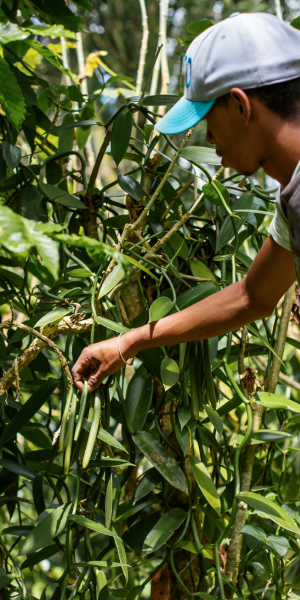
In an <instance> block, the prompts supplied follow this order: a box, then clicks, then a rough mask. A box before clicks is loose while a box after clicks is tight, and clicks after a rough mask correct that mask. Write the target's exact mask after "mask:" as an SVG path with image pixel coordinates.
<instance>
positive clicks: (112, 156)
mask: <svg viewBox="0 0 300 600" xmlns="http://www.w3.org/2000/svg"><path fill="white" fill-rule="evenodd" d="M115 4H117V3H108V4H107V6H106V4H105V3H101V5H99V3H97V5H96V4H90V3H89V2H87V1H86V0H80V1H78V2H75V3H73V4H72V10H71V5H70V7H69V6H67V4H66V3H64V2H63V1H62V0H55V1H54V2H51V3H45V2H44V1H43V0H38V1H35V2H34V3H33V4H32V3H31V4H30V5H29V4H28V2H27V3H23V0H21V1H20V2H19V3H18V9H16V6H15V3H6V2H3V3H2V4H1V10H0V45H1V46H2V53H1V57H0V74H1V75H2V77H1V81H2V83H1V89H0V105H1V115H0V122H1V149H0V194H1V200H0V228H1V249H0V286H1V321H5V324H4V328H1V331H0V358H1V368H2V370H3V372H1V375H2V379H1V386H2V387H0V393H2V395H1V396H0V402H1V431H0V448H1V458H0V467H1V471H0V501H1V519H2V523H3V528H2V532H1V538H0V544H1V548H2V550H1V552H2V556H3V557H4V560H3V562H2V563H1V573H0V587H1V597H2V595H3V598H4V599H5V600H6V598H12V597H16V598H17V597H22V598H26V597H27V598H29V597H30V598H32V600H34V599H35V598H37V597H40V598H42V600H48V599H49V600H50V598H53V600H57V599H58V598H61V600H65V599H66V598H71V599H72V598H76V600H77V598H81V597H84V598H86V599H88V600H90V599H91V600H92V599H94V598H99V599H100V600H104V598H105V599H109V600H113V599H116V600H117V598H120V597H123V598H127V599H128V600H135V599H136V598H139V597H140V596H141V597H142V598H148V597H150V589H149V586H148V583H149V582H150V581H151V580H152V579H153V577H154V575H155V574H156V573H157V572H158V571H159V570H160V567H162V566H163V565H164V564H165V563H166V562H167V563H168V569H169V573H170V578H171V590H172V597H174V598H175V597H176V599H177V598H178V599H179V597H181V596H180V594H181V591H182V590H184V589H185V588H184V586H188V588H187V591H188V593H189V594H190V595H192V594H195V595H198V596H199V597H201V598H203V599H204V600H210V599H211V598H221V599H222V598H223V596H222V586H223V585H224V584H225V585H226V586H228V589H230V590H231V591H230V592H229V593H234V594H235V596H236V597H245V598H246V597H247V598H252V597H253V598H257V597H259V596H261V595H263V594H264V593H265V597H266V600H271V598H274V599H276V600H277V598H279V597H283V598H285V597H290V598H292V597H293V596H292V595H291V593H290V592H289V593H288V595H287V592H288V590H290V589H292V590H293V592H295V597H296V594H297V593H298V591H299V589H300V580H299V575H298V571H299V558H300V552H299V545H298V541H297V538H298V532H299V528H298V525H299V523H300V516H299V500H298V498H299V487H300V477H299V455H298V453H297V452H294V450H299V449H298V447H297V445H298V429H299V416H297V413H298V412H299V411H300V409H299V406H300V405H299V392H298V391H297V390H296V389H294V388H290V387H287V386H284V385H282V384H280V387H279V389H277V390H276V391H277V393H276V394H269V393H268V392H267V391H266V392H262V391H258V392H257V394H256V395H255V396H254V397H253V398H252V399H250V402H251V407H252V408H253V407H254V406H255V404H254V402H257V405H258V406H259V403H260V404H261V405H262V406H263V407H265V408H266V409H268V410H266V411H265V412H264V414H263V421H262V424H261V425H260V426H259V428H258V431H255V432H252V433H251V431H250V429H251V427H250V420H249V414H250V413H249V410H250V411H251V408H250V404H247V399H246V398H245V397H244V396H243V391H242V388H240V387H239V380H238V364H239V366H240V364H241V363H242V362H243V360H242V354H243V344H242V342H241V335H240V333H241V332H240V331H238V332H235V337H233V338H232V336H231V335H230V334H228V335H227V334H226V335H222V336H220V337H219V338H213V339H212V340H210V341H207V340H204V341H201V342H199V341H197V342H191V343H187V344H180V346H179V348H178V347H176V346H175V347H171V346H168V347H166V348H165V349H164V350H163V349H158V348H157V349H150V350H143V351H141V352H140V353H139V354H138V356H137V357H136V358H135V360H134V363H133V366H132V367H128V368H127V367H124V368H123V369H122V370H121V371H120V372H119V373H117V374H114V375H112V376H110V377H108V378H107V379H106V380H105V381H104V382H103V383H102V384H101V386H100V388H99V389H98V390H96V392H95V393H92V394H87V389H86V386H85V390H84V393H83V395H81V393H78V392H76V393H75V390H74V388H73V387H71V386H70V381H67V379H66V376H65V372H66V366H65V362H66V363H68V364H69V366H72V365H73V364H74V363H75V361H76V360H77V358H78V356H79V355H80V353H81V352H82V350H83V349H84V348H85V347H86V346H88V345H89V344H90V343H97V342H99V341H105V340H109V339H110V338H112V337H114V335H115V332H121V333H122V332H126V331H128V329H133V328H135V327H139V326H140V325H143V324H144V323H146V322H147V321H148V322H150V323H152V324H153V325H151V327H154V328H155V322H156V321H157V320H159V319H162V318H163V317H164V316H166V315H168V314H172V313H174V312H175V311H176V312H178V311H182V310H184V309H185V308H187V307H189V306H192V305H194V304H195V303H197V302H199V301H200V300H203V299H205V298H209V296H212V295H213V294H215V293H217V292H218V291H219V290H220V289H221V288H222V287H225V286H227V285H229V284H231V283H233V282H234V281H235V280H236V273H238V277H239V278H242V277H244V276H245V275H246V274H247V272H248V270H249V268H250V266H251V264H252V262H253V259H254V258H255V256H256V254H257V252H258V251H259V249H260V248H261V246H262V243H263V241H264V239H265V238H266V236H267V226H268V223H269V221H270V216H271V215H272V211H273V206H272V204H273V202H274V196H273V191H271V192H270V190H269V189H268V187H267V186H265V181H264V179H263V175H262V173H261V172H259V173H258V174H256V175H255V176H253V177H251V178H244V177H241V176H239V175H237V174H236V173H233V172H230V174H229V176H228V173H227V174H226V177H225V174H224V173H223V172H221V173H219V175H218V180H214V181H211V177H212V176H213V175H215V174H216V171H217V170H218V169H219V168H220V165H221V161H220V158H219V157H218V156H217V155H216V153H215V151H214V150H213V149H211V148H208V147H207V145H205V140H204V136H203V131H202V129H201V127H202V126H201V125H199V127H198V128H197V129H195V131H194V133H193V138H192V142H191V143H192V144H193V145H189V146H187V147H186V148H184V149H183V150H182V151H181V155H180V159H179V160H178V161H177V163H176V166H175V167H174V169H173V171H172V173H171V176H169V178H168V180H167V181H166V182H165V183H164V185H163V186H162V187H161V189H160V192H159V193H158V196H157V198H156V201H155V202H154V204H153V206H152V207H151V210H149V211H148V212H147V210H146V212H145V213H143V215H144V216H143V221H142V223H141V222H140V223H139V226H138V227H137V228H136V230H135V231H131V233H130V234H129V235H128V237H126V235H125V234H126V232H127V231H128V224H130V223H131V224H132V223H133V222H135V220H136V219H137V218H138V217H139V215H140V214H141V211H142V210H143V208H145V207H147V204H148V202H149V200H150V199H151V197H152V195H153V193H155V191H156V190H157V187H158V185H159V184H160V183H161V180H162V177H163V176H164V174H165V172H166V170H167V169H168V167H169V165H170V161H171V160H172V158H173V156H174V151H175V150H176V148H177V147H179V145H180V143H181V139H182V137H181V136H174V137H173V139H172V140H170V139H169V138H164V137H163V136H157V135H155V131H153V125H154V124H155V120H154V116H155V115H153V112H149V111H153V110H154V111H158V109H159V107H163V106H166V107H168V106H171V105H172V104H174V102H175V101H176V100H177V98H178V97H180V95H181V92H180V84H179V82H178V86H177V87H176V89H175V88H173V89H170V92H171V93H168V94H159V93H155V94H152V93H151V95H150V94H149V89H148V88H147V89H145V90H144V91H145V95H142V97H141V98H140V96H134V94H135V89H133V88H134V85H132V83H131V82H134V81H135V73H134V72H133V69H134V68H135V65H136V59H137V54H138V53H137V48H138V44H139V42H140V20H139V21H138V26H137V27H136V29H135V30H134V31H136V32H137V33H138V36H137V37H138V40H137V39H136V38H135V37H134V36H133V38H132V39H131V38H130V40H128V38H126V36H127V35H129V33H128V32H131V26H132V27H133V29H134V27H135V26H136V25H135V18H136V15H135V13H137V12H138V11H137V6H138V5H135V6H134V8H132V5H130V11H128V12H130V14H131V17H130V18H131V19H132V23H131V24H130V27H129V26H128V28H126V27H125V25H124V23H125V19H124V23H122V22H121V21H120V19H121V16H120V15H121V13H122V11H123V10H125V9H126V7H127V8H128V6H129V4H128V2H127V1H124V3H119V5H118V7H117V8H118V11H119V12H118V11H117V13H114V11H115V10H117V9H116V7H115ZM74 6H75V9H74ZM173 6H174V11H175V12H176V11H177V10H178V9H179V8H181V7H180V6H179V3H178V2H177V0H176V2H174V3H173V4H172V7H173ZM260 6H261V5H260ZM104 7H105V8H104ZM124 7H125V8H124ZM170 7H171V4H170ZM195 7H196V9H197V14H198V12H199V6H198V3H197V5H196V4H195V3H194V2H192V1H189V2H188V3H186V10H187V15H188V17H187V18H189V21H190V22H189V25H188V27H187V28H185V30H184V31H183V30H182V33H181V30H180V31H177V30H178V26H177V25H176V24H175V17H174V23H173V25H172V27H173V28H174V31H175V30H176V32H175V33H178V34H179V35H182V36H185V35H186V34H187V33H188V34H190V38H188V39H187V40H186V43H187V44H188V43H190V41H191V39H193V37H194V36H195V35H197V34H198V33H199V32H201V31H203V30H204V29H205V28H207V27H209V26H211V24H212V21H211V20H210V18H209V19H205V18H204V19H201V20H198V21H195V20H194V19H195V16H191V15H192V13H193V10H194V9H195ZM261 7H262V6H261ZM154 8H155V10H152V9H151V11H149V22H152V14H154V13H155V11H156V10H157V7H156V3H155V7H154ZM192 9H193V10H192ZM16 10H18V11H20V12H19V13H18V15H17V17H16V15H15V12H14V11H16ZM89 10H93V13H91V15H92V16H91V17H89V18H87V17H86V13H88V11H89ZM201 10H203V17H206V16H207V15H208V16H209V17H211V16H212V8H211V7H208V5H207V6H205V7H204V6H203V9H202V8H201ZM234 10H236V6H235V5H234ZM73 11H74V12H73ZM99 11H101V15H102V16H101V19H103V23H106V19H107V15H108V14H110V15H114V19H112V17H110V18H111V19H112V20H111V22H113V23H114V28H113V34H112V35H110V34H106V35H105V36H99V35H98V34H97V39H96V38H95V36H94V34H93V33H92V31H91V33H90V34H89V35H85V36H84V44H85V52H86V54H88V53H89V52H91V53H92V54H90V55H89V57H88V61H87V63H88V64H89V65H91V64H92V65H94V66H92V67H91V66H90V69H91V70H92V72H93V71H94V74H93V76H92V77H90V76H89V75H87V76H86V74H87V73H88V72H89V71H88V68H87V67H86V72H85V73H81V72H80V71H79V69H77V66H76V64H75V54H76V52H79V43H78V39H79V37H80V36H78V35H77V36H76V33H77V34H78V32H81V31H84V28H85V27H87V24H88V23H89V22H90V21H89V20H88V19H94V17H95V14H99ZM224 11H225V13H226V11H229V13H230V12H233V10H231V8H230V5H228V6H227V5H226V7H225V8H224ZM171 12H172V8H171ZM171 12H170V15H171ZM119 13H120V14H119ZM225 13H224V14H225ZM226 14H227V13H226ZM84 19H86V20H85V21H84ZM138 19H140V17H139V16H138ZM101 22H102V21H101ZM36 23H38V24H36ZM294 25H295V23H294ZM295 26H297V23H296V25H295ZM127 29H128V31H127ZM120 32H122V35H121V34H120ZM122 36H123V37H122ZM130 36H131V33H130ZM150 37H151V36H150ZM59 38H61V39H59ZM62 38H63V39H62ZM104 39H105V42H104V41H102V40H104ZM124 39H127V43H125V44H124ZM183 39H184V37H183ZM76 40H77V41H76ZM153 40H154V37H153ZM62 42H63V44H64V45H65V46H66V47H67V52H68V53H69V54H68V56H69V63H66V61H65V59H64V60H63V59H62V51H61V50H62V46H61V44H62ZM129 42H130V43H129ZM155 43H156V41H155ZM76 44H77V45H76ZM95 44H99V52H101V53H100V54H99V56H98V55H97V56H95V55H94V54H93V53H94V52H95V47H96V48H97V49H98V45H95ZM151 44H154V42H153V41H152V39H150V50H149V61H148V62H149V65H150V66H148V64H147V67H146V68H147V69H150V68H153V65H152V67H151V60H152V54H153V53H152V50H151V48H152V46H151ZM75 46H76V48H75ZM104 46H105V47H104ZM178 47H179V48H180V49H181V51H182V50H183V49H182V43H181V42H180V43H179V46H176V51H177V50H178ZM153 48H154V45H153ZM153 48H152V49H153ZM69 49H70V50H69ZM75 50H76V52H75ZM107 52H108V55H107V56H106V53H107ZM131 53H132V54H131ZM96 54H97V53H96ZM153 55H154V54H153ZM99 57H105V58H104V62H105V61H106V60H107V66H106V67H105V68H104V66H102V63H101V62H98V63H97V62H95V60H96V59H97V58H99ZM124 57H125V58H124ZM99 60H101V61H102V58H101V59H100V58H99ZM180 60H181V56H180V53H179V55H177V54H176V52H175V53H174V56H173V57H172V58H170V65H171V67H172V66H173V64H174V65H175V66H176V69H177V71H176V69H175V70H174V73H175V72H176V73H177V74H178V72H179V71H178V68H180ZM92 61H94V62H92ZM103 64H104V63H103ZM105 64H106V63H105ZM124 65H125V66H126V74H125V75H123V74H122V73H121V72H122V71H123V70H124V68H125V67H124ZM132 65H134V67H132ZM73 71H76V73H75V72H73ZM115 71H117V73H120V75H118V74H117V75H115V74H112V73H115ZM107 73H109V75H111V76H110V77H108V75H107ZM149 74H150V75H151V73H149ZM128 75H133V76H134V79H133V77H131V76H128ZM146 79H147V78H145V81H146ZM120 82H123V84H124V87H122V88H119V87H117V86H118V85H119V83H120ZM86 83H87V85H86ZM99 85H100V89H99ZM126 86H128V87H127V89H126ZM148 87H149V88H150V86H148ZM124 90H125V91H124ZM127 92H128V93H127ZM173 92H174V93H173ZM148 94H149V95H148ZM130 96H131V97H130ZM107 102H108V104H107ZM133 117H134V118H133ZM135 125H137V127H136V126H135ZM106 134H107V135H108V137H107V139H106ZM110 136H111V139H110V146H109V145H108V142H109V139H108V138H109V137H110ZM103 140H106V141H105V142H103ZM106 142H107V143H106ZM102 144H103V145H102ZM93 149H94V153H93ZM183 159H184V160H183ZM99 165H100V168H99ZM116 166H117V168H116ZM208 169H209V170H208ZM195 171H196V187H197V190H193V187H188V185H187V187H186V189H185V191H184V193H183V194H182V195H180V197H178V196H179V194H180V192H181V190H182V189H183V188H184V187H185V186H186V184H189V182H191V180H192V179H193V178H194V176H195ZM264 187H266V189H263V188H264ZM194 192H195V194H194ZM200 194H201V196H200ZM196 195H198V196H200V198H198V200H197V204H196V206H195V209H194V210H192V212H191V216H190V217H189V218H188V219H187V221H186V222H185V223H183V221H181V218H182V217H185V216H186V214H187V211H188V210H190V209H191V208H192V207H193V205H194V202H195V197H196ZM224 203H225V204H224ZM233 220H234V221H233ZM233 223H234V224H235V225H236V230H237V235H238V238H236V235H235V230H234V227H233ZM174 225H175V228H174ZM172 228H174V229H172ZM165 236H166V238H165ZM121 241H122V244H121V243H120V242H121ZM158 242H159V244H161V248H160V249H159V250H157V248H156V244H157V243H158ZM201 280H206V281H201ZM11 308H12V309H13V313H14V314H13V315H12V314H11ZM199 310H200V309H199ZM279 317H280V311H279V312H278V310H277V309H276V311H275V313H274V315H271V316H270V317H269V318H268V319H266V320H263V321H259V322H258V323H256V324H255V323H252V324H249V327H248V329H247V331H248V337H247V339H246V343H245V351H244V361H245V366H246V367H251V368H255V366H256V363H255V360H258V364H260V362H259V361H260V360H261V358H263V360H264V359H266V360H267V373H265V372H264V367H263V370H260V378H261V383H263V381H262V375H263V376H265V375H268V373H269V370H270V365H271V361H272V358H273V356H274V354H275V351H274V345H275V341H276V336H277V334H278V319H279ZM12 318H13V319H14V323H15V322H17V323H23V324H24V326H25V327H26V326H27V327H29V328H31V329H21V328H18V327H17V325H15V324H13V323H12ZM36 332H41V333H43V335H45V336H47V337H49V338H52V339H54V343H55V344H56V346H57V349H58V351H59V352H61V354H62V356H63V360H62V361H60V360H59V359H58V354H59V352H58V354H57V353H55V352H54V350H53V347H51V346H49V345H48V346H47V345H46V344H45V343H44V342H43V341H41V340H40V339H38V338H37V336H36ZM291 335H295V332H294V331H293V333H292V334H291ZM299 347H300V343H299V340H294V339H293V338H292V337H291V338H288V340H287V345H286V350H285V355H284V361H283V362H284V365H285V367H286V374H287V375H288V377H294V378H295V379H296V380H298V378H299V372H300V368H299V360H298V350H299ZM64 361H65V362H64ZM238 361H239V362H238ZM62 363H63V364H62ZM62 366H64V369H63V368H62ZM95 368H98V366H97V365H95ZM238 392H239V393H238ZM294 413H295V414H294ZM293 415H294V416H293ZM250 433H251V436H250ZM249 448H250V450H251V452H252V456H253V453H254V464H253V477H252V488H251V490H250V491H247V492H245V491H242V492H241V491H240V486H239V481H240V475H241V473H242V469H243V468H244V466H243V465H244V463H243V460H244V457H245V456H246V452H247V451H248V450H249ZM242 453H243V457H241V459H240V460H239V458H240V454H242ZM238 502H242V503H244V504H243V506H245V505H247V506H248V512H247V522H246V525H245V526H244V528H243V530H242V533H243V534H244V537H243V542H242V546H241V557H240V563H239V565H238V567H239V577H238V581H237V586H238V587H237V588H236V587H235V586H234V585H233V584H231V583H230V581H228V578H226V574H224V573H223V572H222V571H221V568H220V565H219V564H218V556H219V546H220V545H222V547H223V548H224V545H225V544H226V543H227V541H228V540H229V538H230V535H231V531H232V530H231V527H232V522H233V519H234V515H235V511H236V509H237V503H238ZM213 547H214V548H215V555H214V557H215V558H214V557H213ZM195 565H197V567H196V568H194V567H195ZM192 569H193V571H192ZM191 573H193V577H195V588H194V589H193V590H192V589H190V588H189V586H191V585H192V584H191V583H190V582H191V581H192V578H191V577H190V574H191ZM197 577H198V579H197ZM187 582H189V583H187ZM222 582H223V583H222ZM267 584H268V588H267V590H265V588H266V585H267ZM230 585H231V588H230ZM264 590H265V592H264ZM184 593H187V592H186V590H185V592H184ZM226 594H228V590H227V591H226ZM228 597H229V596H228Z"/></svg>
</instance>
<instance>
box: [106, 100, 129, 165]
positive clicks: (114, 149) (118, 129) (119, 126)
mask: <svg viewBox="0 0 300 600" xmlns="http://www.w3.org/2000/svg"><path fill="white" fill-rule="evenodd" d="M131 128H132V116H131V112H130V110H128V109H125V110H122V112H120V113H119V114H118V115H117V116H116V118H115V120H114V124H113V127H112V132H111V153H112V156H113V159H114V161H115V163H116V165H117V166H118V165H119V164H120V162H121V160H122V158H123V157H124V155H125V153H126V150H127V148H128V144H129V141H130V135H131Z"/></svg>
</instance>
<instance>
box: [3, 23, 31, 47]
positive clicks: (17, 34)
mask: <svg viewBox="0 0 300 600" xmlns="http://www.w3.org/2000/svg"><path fill="white" fill-rule="evenodd" d="M29 35H30V34H29V33H27V31H24V29H21V27H19V26H18V25H15V23H9V22H8V23H0V46H4V45H5V44H9V43H10V42H17V41H21V40H26V38H28V37H29Z"/></svg>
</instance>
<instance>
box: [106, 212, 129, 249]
mask: <svg viewBox="0 0 300 600" xmlns="http://www.w3.org/2000/svg"><path fill="white" fill-rule="evenodd" d="M128 218H129V217H128V214H127V215H118V216H117V217H109V219H106V221H105V225H106V227H112V228H113V229H123V227H125V225H126V223H128ZM127 258H128V256H127Z"/></svg>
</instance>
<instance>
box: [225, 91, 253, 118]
mask: <svg viewBox="0 0 300 600" xmlns="http://www.w3.org/2000/svg"><path fill="white" fill-rule="evenodd" d="M230 97H231V100H233V102H234V104H235V107H236V109H237V110H238V112H239V114H240V116H241V118H242V119H243V121H244V122H245V125H248V123H249V120H250V116H251V103H250V100H249V98H248V96H247V94H246V92H244V90H241V89H240V88H237V87H234V88H231V90H230Z"/></svg>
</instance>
